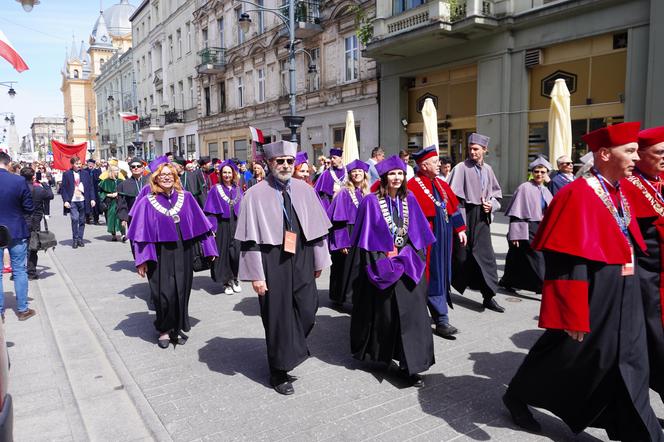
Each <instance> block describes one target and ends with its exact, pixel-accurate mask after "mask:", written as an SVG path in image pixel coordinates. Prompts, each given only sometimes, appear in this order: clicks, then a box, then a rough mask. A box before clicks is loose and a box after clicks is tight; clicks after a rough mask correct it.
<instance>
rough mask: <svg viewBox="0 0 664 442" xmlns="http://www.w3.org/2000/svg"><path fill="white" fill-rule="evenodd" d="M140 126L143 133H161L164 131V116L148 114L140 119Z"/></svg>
mask: <svg viewBox="0 0 664 442" xmlns="http://www.w3.org/2000/svg"><path fill="white" fill-rule="evenodd" d="M138 127H140V129H141V132H142V133H143V134H159V133H161V132H163V131H164V123H163V120H162V117H158V116H155V117H153V116H147V117H144V118H141V119H139V120H138Z"/></svg>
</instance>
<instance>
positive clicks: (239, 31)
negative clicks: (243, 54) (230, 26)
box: [235, 6, 244, 45]
mask: <svg viewBox="0 0 664 442" xmlns="http://www.w3.org/2000/svg"><path fill="white" fill-rule="evenodd" d="M241 15H242V7H241V6H240V7H239V8H237V9H236V10H235V22H236V23H238V24H236V25H235V26H236V27H237V44H239V45H240V44H242V43H244V32H242V28H241V27H240V25H239V23H240V16H241Z"/></svg>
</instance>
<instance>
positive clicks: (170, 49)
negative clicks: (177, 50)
mask: <svg viewBox="0 0 664 442" xmlns="http://www.w3.org/2000/svg"><path fill="white" fill-rule="evenodd" d="M168 62H169V63H173V36H172V35H169V36H168Z"/></svg>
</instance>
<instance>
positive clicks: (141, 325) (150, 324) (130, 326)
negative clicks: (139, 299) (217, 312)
mask: <svg viewBox="0 0 664 442" xmlns="http://www.w3.org/2000/svg"><path fill="white" fill-rule="evenodd" d="M155 317H156V316H155V315H154V314H153V313H150V312H136V313H129V314H128V315H127V318H126V319H123V320H122V321H120V323H119V324H118V325H117V326H116V327H115V329H114V330H120V331H122V333H124V334H125V336H127V337H130V338H141V339H142V340H144V341H146V342H149V343H151V344H156V343H157V338H158V333H157V330H156V329H155V328H154V320H155ZM199 322H200V321H199V320H198V319H196V318H194V317H191V316H190V317H189V324H190V325H191V327H192V328H193V327H195V326H196V324H198V323H199Z"/></svg>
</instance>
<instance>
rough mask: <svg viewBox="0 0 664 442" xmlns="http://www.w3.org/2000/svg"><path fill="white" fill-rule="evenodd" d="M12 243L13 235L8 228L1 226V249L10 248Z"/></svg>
mask: <svg viewBox="0 0 664 442" xmlns="http://www.w3.org/2000/svg"><path fill="white" fill-rule="evenodd" d="M11 243H12V235H11V233H9V228H7V226H5V225H3V224H0V247H2V248H4V247H9V244H11Z"/></svg>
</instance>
